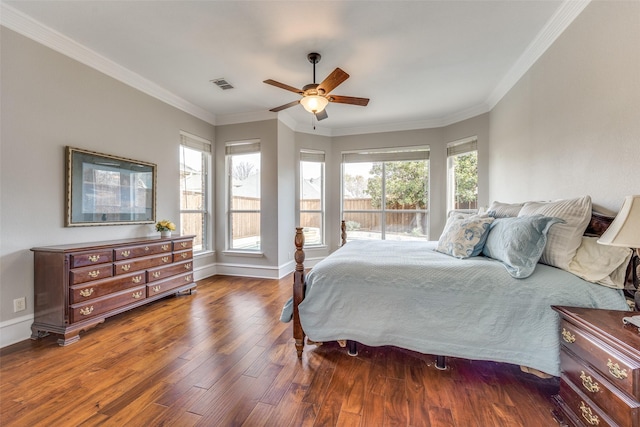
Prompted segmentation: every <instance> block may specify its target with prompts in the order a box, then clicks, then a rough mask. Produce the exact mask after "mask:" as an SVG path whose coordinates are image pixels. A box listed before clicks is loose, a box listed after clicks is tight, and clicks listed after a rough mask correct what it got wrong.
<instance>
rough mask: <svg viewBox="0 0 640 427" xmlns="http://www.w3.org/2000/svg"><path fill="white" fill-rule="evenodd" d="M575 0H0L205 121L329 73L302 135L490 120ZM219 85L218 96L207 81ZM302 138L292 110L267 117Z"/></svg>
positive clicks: (37, 29)
mask: <svg viewBox="0 0 640 427" xmlns="http://www.w3.org/2000/svg"><path fill="white" fill-rule="evenodd" d="M587 3H588V2H587V1H562V0H535V1H526V0H521V1H514V0H500V1H492V0H474V1H447V0H440V1H397V0H396V1H258V0H256V1H6V0H5V1H3V3H2V15H1V17H2V25H5V26H7V27H8V28H11V29H14V30H15V31H18V32H20V33H22V34H25V35H27V36H28V37H31V38H33V39H35V40H37V41H39V42H41V43H43V44H46V45H48V46H50V47H52V48H54V49H56V50H58V51H61V52H63V53H65V54H67V55H69V56H71V57H74V58H76V59H78V60H80V61H81V62H83V63H86V64H88V65H90V66H93V67H94V68H97V69H99V70H100V71H103V72H105V73H107V74H109V75H112V76H114V77H116V78H118V79H120V80H122V81H124V82H125V83H127V84H130V85H132V86H134V87H137V88H139V89H141V90H143V91H145V92H146V93H149V94H151V95H153V96H156V97H158V98H160V99H162V100H164V101H166V102H168V103H170V104H172V105H175V106H177V107H179V108H181V109H183V110H185V111H188V112H190V113H192V114H194V115H196V116H198V117H200V118H203V119H205V120H207V121H209V122H210V123H213V124H226V123H236V122H243V121H250V120H259V119H266V118H269V117H276V114H275V113H270V112H268V110H269V109H270V108H273V107H276V106H279V105H282V104H285V103H288V102H291V101H294V100H296V99H297V98H298V95H296V94H295V93H292V92H288V91H285V90H282V89H279V88H276V87H273V86H269V85H266V84H264V83H263V80H266V79H274V80H277V81H279V82H282V83H285V84H288V85H291V86H294V87H297V88H301V87H302V86H304V85H305V84H308V83H312V82H313V74H312V73H313V66H312V65H311V63H309V62H308V60H307V57H306V56H307V53H309V52H319V53H320V54H321V55H322V60H321V61H320V63H319V64H318V65H317V66H316V82H318V83H319V82H320V81H322V80H323V79H324V77H326V76H327V75H328V74H329V73H330V72H331V71H333V69H335V68H336V67H340V68H342V69H343V70H345V71H346V72H347V73H349V74H350V75H351V77H350V78H349V79H348V80H347V81H345V82H344V83H343V84H341V85H340V86H339V87H338V88H336V89H335V90H334V91H333V92H332V93H333V94H337V95H347V96H356V97H364V98H370V99H371V101H370V102H369V105H368V106H367V107H360V106H352V105H341V104H330V105H329V106H328V107H327V112H328V114H329V118H328V119H326V120H324V121H322V122H320V123H319V124H318V129H317V130H316V131H315V132H317V133H321V134H327V135H345V134H350V133H367V132H372V131H376V132H377V131H384V130H398V129H412V128H424V127H435V126H443V125H447V124H450V123H454V122H456V121H459V120H462V119H465V118H469V117H473V116H475V115H477V114H481V113H484V112H486V111H489V110H490V109H491V108H492V107H493V106H494V105H495V103H497V102H498V101H499V100H500V98H501V97H502V96H503V95H504V94H505V93H506V91H508V89H509V88H510V87H511V86H512V85H513V84H514V83H515V82H516V81H517V79H518V78H519V77H520V76H521V75H522V74H523V73H524V72H525V71H526V69H528V68H529V67H530V66H531V64H532V63H533V62H534V61H535V60H536V59H537V58H538V57H539V55H540V54H541V53H542V52H544V50H545V49H546V48H547V47H548V46H549V45H550V44H551V43H552V42H553V40H555V38H556V37H557V36H558V35H559V34H560V33H561V32H562V31H563V30H564V29H565V28H566V27H567V26H568V25H569V24H570V22H571V21H572V20H573V19H574V18H575V16H577V15H578V14H579V13H580V11H582V9H583V8H584V7H585V6H586V4H587ZM217 78H225V79H226V80H227V81H228V82H229V83H231V84H232V85H233V86H234V87H235V88H234V89H232V90H227V91H222V90H221V89H219V88H218V87H216V86H215V85H213V84H212V83H211V82H210V80H212V79H217ZM280 117H281V119H282V120H284V121H285V122H286V123H288V124H289V125H290V126H292V127H293V128H294V129H296V130H298V131H302V132H307V131H308V132H312V128H311V114H309V113H307V112H306V111H304V109H303V108H302V106H300V105H297V106H295V107H292V108H289V109H287V110H285V111H284V112H281V113H280Z"/></svg>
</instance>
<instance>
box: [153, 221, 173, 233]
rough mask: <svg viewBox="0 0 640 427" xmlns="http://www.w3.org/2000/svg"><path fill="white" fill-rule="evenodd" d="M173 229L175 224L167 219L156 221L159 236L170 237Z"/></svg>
mask: <svg viewBox="0 0 640 427" xmlns="http://www.w3.org/2000/svg"><path fill="white" fill-rule="evenodd" d="M175 229H176V225H175V224H174V223H173V222H171V221H169V220H167V219H163V220H162V221H158V222H157V223H156V231H159V232H160V236H161V237H171V232H172V231H175Z"/></svg>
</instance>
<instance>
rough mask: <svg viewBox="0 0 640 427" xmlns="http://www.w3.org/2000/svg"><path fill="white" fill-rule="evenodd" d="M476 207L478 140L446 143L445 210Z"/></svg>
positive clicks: (470, 139)
mask: <svg viewBox="0 0 640 427" xmlns="http://www.w3.org/2000/svg"><path fill="white" fill-rule="evenodd" d="M477 208H478V140H477V138H475V137H474V138H467V139H463V140H461V141H456V142H452V143H450V144H448V145H447V211H450V210H452V209H457V210H466V209H477Z"/></svg>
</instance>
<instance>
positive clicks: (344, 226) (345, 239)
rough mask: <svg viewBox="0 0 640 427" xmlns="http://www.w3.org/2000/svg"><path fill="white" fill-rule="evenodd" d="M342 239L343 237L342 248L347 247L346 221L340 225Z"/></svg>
mask: <svg viewBox="0 0 640 427" xmlns="http://www.w3.org/2000/svg"><path fill="white" fill-rule="evenodd" d="M340 237H342V243H341V244H340V246H344V245H346V244H347V223H346V222H345V220H344V219H343V220H342V223H341V224H340Z"/></svg>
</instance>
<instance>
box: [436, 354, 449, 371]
mask: <svg viewBox="0 0 640 427" xmlns="http://www.w3.org/2000/svg"><path fill="white" fill-rule="evenodd" d="M436 369H439V370H441V371H444V370H446V369H447V359H446V358H445V357H444V356H436Z"/></svg>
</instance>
